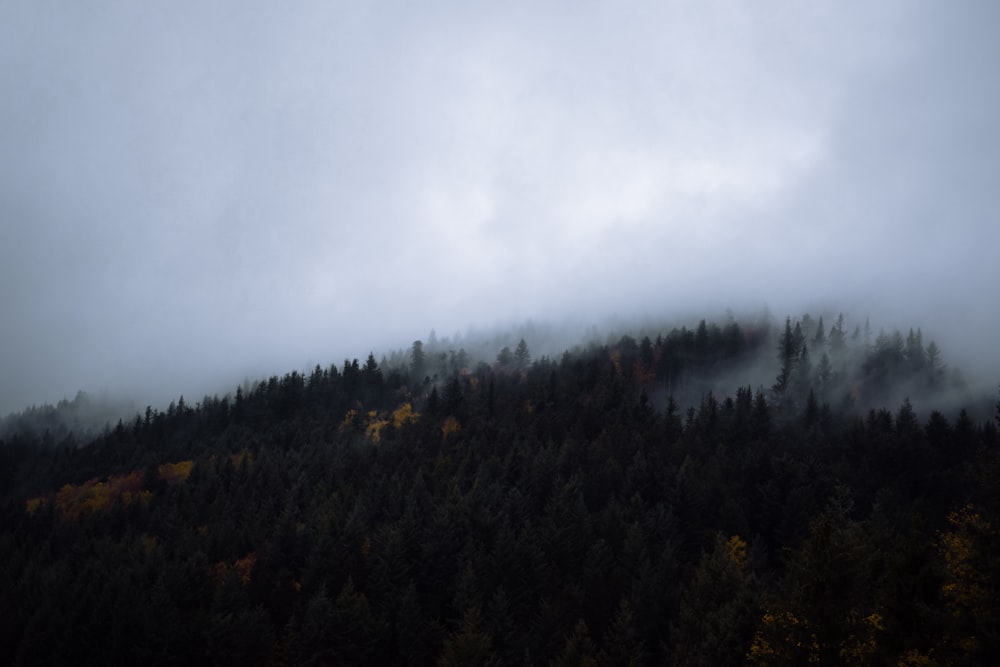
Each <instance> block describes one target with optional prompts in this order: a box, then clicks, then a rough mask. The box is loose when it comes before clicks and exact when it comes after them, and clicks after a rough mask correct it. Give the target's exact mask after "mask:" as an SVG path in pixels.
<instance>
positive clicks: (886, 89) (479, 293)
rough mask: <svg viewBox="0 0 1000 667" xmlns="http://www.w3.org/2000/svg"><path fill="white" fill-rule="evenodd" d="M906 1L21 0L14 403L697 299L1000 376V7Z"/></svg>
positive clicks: (5, 118)
mask: <svg viewBox="0 0 1000 667" xmlns="http://www.w3.org/2000/svg"><path fill="white" fill-rule="evenodd" d="M877 4H878V7H873V6H872V3H851V2H848V3H844V2H820V3H796V2H765V3H753V4H752V5H751V4H747V3H742V2H728V1H720V2H670V3H652V2H649V3H599V2H588V3H547V4H543V5H541V6H540V5H539V3H503V4H502V5H501V4H486V5H483V6H479V7H474V6H472V5H469V4H468V3H446V2H440V3H421V4H420V5H419V6H410V5H408V4H406V3H393V2H384V3H363V6H351V5H343V6H341V5H338V4H337V3H326V2H297V3H285V5H283V6H281V7H280V8H279V7H278V6H277V5H273V4H272V3H263V2H259V3H258V2H208V3H190V4H188V3H181V4H180V5H178V4H177V3H138V4H137V3H129V2H116V1H109V2H103V3H94V5H89V6H85V5H82V4H78V3H58V2H47V3H36V2H22V1H14V2H8V3H4V4H3V5H0V86H2V87H3V90H4V91H5V94H4V96H3V102H2V103H0V126H2V127H3V128H4V131H3V135H2V139H0V141H2V145H0V312H2V313H3V317H2V319H0V412H6V411H8V410H13V409H17V408H20V407H22V406H24V405H25V404H28V403H31V402H39V401H54V400H57V399H58V398H60V397H62V396H65V395H72V394H73V393H74V392H75V391H76V389H77V388H81V387H82V388H85V389H100V388H104V387H107V388H109V389H112V390H122V391H133V392H136V393H137V395H138V396H139V398H140V400H147V398H146V397H147V396H148V397H149V399H148V400H162V399H163V397H164V396H171V395H176V394H179V393H182V392H187V393H189V394H194V395H197V394H198V392H202V391H217V390H225V389H227V388H229V387H230V386H231V385H232V384H233V383H235V382H238V381H239V380H240V379H242V378H243V377H244V376H250V377H256V376H258V375H260V374H264V373H272V372H283V371H285V370H288V369H289V368H294V367H303V366H304V365H306V364H309V363H315V362H323V363H326V362H328V361H331V360H335V359H337V358H338V357H339V358H342V357H343V356H363V355H364V354H366V353H367V350H368V349H369V348H371V347H376V348H378V347H379V346H386V345H392V346H399V345H402V344H405V343H406V342H407V341H409V340H412V339H413V338H414V337H417V336H421V335H425V334H426V332H427V331H428V330H429V329H430V328H431V327H437V329H438V330H439V331H445V332H450V331H454V330H456V329H464V328H466V327H468V326H470V325H480V326H483V325H489V324H491V323H493V322H498V321H511V320H514V319H517V318H528V317H533V318H536V319H540V318H545V317H562V316H565V315H576V316H580V317H583V318H587V317H592V318H595V319H597V318H600V317H603V316H605V315H608V314H618V315H629V314H640V313H643V312H652V311H662V312H670V311H671V310H673V309H678V310H680V309H691V308H695V307H697V306H698V305H699V304H704V307H705V308H706V310H708V309H716V308H722V307H726V306H732V307H734V308H741V307H747V308H753V307H757V306H759V305H760V304H762V303H768V304H770V305H771V308H772V310H774V311H776V312H784V311H785V310H788V309H794V308H801V307H805V306H807V305H829V306H831V307H834V308H840V309H845V310H853V309H857V310H861V311H867V312H869V313H870V314H871V315H872V316H873V319H874V320H875V321H878V320H879V318H880V317H885V318H887V319H889V320H892V321H893V322H895V321H903V320H906V322H907V323H909V322H915V323H919V324H923V325H924V326H925V329H932V330H935V329H936V332H935V333H936V334H937V335H938V336H949V337H952V339H953V340H955V341H956V343H957V344H956V347H959V348H961V349H962V350H971V351H975V352H976V353H977V354H979V355H980V357H979V359H978V361H980V362H982V360H983V358H982V355H983V354H987V353H991V354H993V356H992V357H990V358H988V359H987V361H988V362H989V364H988V365H991V366H996V365H997V364H996V363H995V362H996V356H995V353H994V352H992V350H991V349H990V347H989V345H990V344H991V342H992V341H991V338H992V337H993V332H995V331H996V322H995V311H996V298H995V297H994V296H993V295H992V294H991V290H992V289H995V287H994V286H995V285H996V284H1000V280H998V279H1000V269H998V266H1000V263H998V262H996V248H997V247H1000V220H998V219H997V210H998V208H997V206H996V197H997V195H996V194H995V193H996V192H997V191H998V187H997V186H998V185H1000V183H998V182H997V180H998V174H1000V169H998V167H1000V164H998V161H1000V136H998V127H1000V125H998V120H997V119H1000V114H998V111H1000V97H998V95H1000V84H998V83H997V77H996V76H995V72H994V71H993V70H994V69H995V64H996V63H997V62H1000V45H998V44H997V43H996V40H995V39H992V38H991V35H990V34H989V33H990V29H991V26H995V25H997V24H998V19H1000V16H998V15H997V14H998V10H997V9H996V8H995V7H994V6H993V5H992V4H991V3H986V2H981V3H968V4H965V5H963V6H961V7H959V6H957V5H956V6H951V5H940V4H938V3H930V2H886V3H877ZM151 387H155V388H156V391H155V392H152V393H151V390H150V388H151ZM144 392H145V393H144Z"/></svg>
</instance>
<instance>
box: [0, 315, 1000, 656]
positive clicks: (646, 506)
mask: <svg viewBox="0 0 1000 667" xmlns="http://www.w3.org/2000/svg"><path fill="white" fill-rule="evenodd" d="M760 377H766V378H767V381H766V384H765V383H764V382H762V381H759V378H760ZM727 383H728V386H724V385H726V384H727ZM956 383H957V380H956V379H955V376H954V374H953V373H952V372H951V371H950V370H949V369H948V368H947V367H946V366H945V364H944V361H943V356H942V351H941V350H940V349H939V348H938V346H937V345H935V344H934V343H932V342H929V343H926V344H925V343H924V341H923V339H922V336H921V334H920V332H919V330H917V331H915V332H914V331H909V332H908V333H907V334H905V335H904V334H902V333H898V332H892V333H885V332H881V333H879V334H877V335H874V334H873V333H872V332H871V330H870V328H869V327H868V326H867V324H865V325H861V326H855V327H853V329H852V330H850V331H848V330H847V327H846V326H845V324H844V320H843V318H838V319H837V321H836V322H834V323H833V324H831V325H829V326H827V325H824V323H823V320H822V318H820V319H814V318H812V317H809V316H804V317H802V318H798V319H788V320H786V321H785V322H784V323H781V324H779V325H770V324H766V323H761V322H755V323H749V324H740V323H738V322H736V321H735V320H733V319H730V320H728V321H725V322H723V323H721V324H712V323H707V322H705V321H702V322H700V323H699V324H698V325H697V326H696V327H694V328H690V329H689V328H683V327H682V328H673V329H669V330H664V331H661V332H649V333H648V335H647V334H643V335H641V336H628V335H626V336H621V337H619V338H617V339H615V340H610V341H607V342H602V343H600V344H598V343H593V344H588V345H584V346H579V347H576V348H574V349H572V350H570V351H567V352H565V353H563V354H561V355H556V356H552V357H549V356H542V357H539V358H533V355H532V352H531V349H530V341H525V340H523V339H522V340H519V341H518V342H517V343H516V344H513V345H509V346H504V347H502V348H501V349H495V350H493V351H492V354H491V356H490V357H489V358H482V359H480V358H476V355H475V354H472V353H469V352H466V351H465V350H464V349H461V348H460V349H449V348H448V347H447V346H446V345H444V344H442V343H440V342H438V341H428V342H427V343H424V342H421V341H416V342H414V343H413V344H412V346H409V348H408V349H406V350H404V351H401V352H399V353H396V354H393V355H389V356H388V357H386V358H383V359H382V361H381V362H379V361H376V359H375V357H374V356H373V355H371V356H369V357H368V358H367V360H366V361H365V362H359V361H357V360H353V361H348V362H344V363H343V365H332V366H330V367H327V368H323V367H316V368H315V369H314V370H313V371H312V372H309V373H298V372H293V373H289V374H287V375H285V376H283V377H272V378H270V379H268V380H266V381H262V382H259V383H257V384H255V385H253V386H245V387H241V388H240V389H238V390H236V392H235V393H234V394H232V395H227V396H225V397H222V398H219V397H217V396H213V397H206V398H205V399H204V400H202V401H201V402H199V403H197V404H196V405H190V404H188V403H186V402H185V401H184V400H183V399H179V400H177V401H176V402H175V403H173V404H171V405H170V406H169V407H168V408H167V409H166V410H165V411H159V410H154V409H152V408H147V409H146V411H145V413H144V414H140V415H138V416H136V417H135V418H134V419H129V420H125V421H120V422H118V424H117V426H114V427H109V428H106V429H105V430H104V431H103V432H102V433H100V434H98V435H96V436H86V437H83V436H81V435H79V434H77V433H74V432H72V430H71V429H68V428H63V429H61V430H58V429H56V430H54V429H50V428H48V427H45V430H39V425H40V424H44V423H45V419H54V418H55V416H54V415H58V411H55V412H51V411H45V410H41V411H37V409H36V412H35V413H32V415H34V417H32V416H31V415H26V414H23V415H20V416H16V417H17V418H11V419H8V420H7V421H6V422H5V423H6V424H7V429H6V431H5V432H4V434H3V435H2V436H0V493H2V496H0V500H2V505H0V529H2V530H0V663H3V664H17V665H34V664H44V665H58V664H74V665H76V664H116V665H128V664H143V665H157V664H162V665H176V664H190V665H194V664H241V665H255V664H256V665H295V664H315V665H325V664H337V665H370V664H426V665H434V664H437V665H522V664H523V665H732V664H744V663H747V662H750V663H754V664H762V665H779V664H782V665H804V664H821V665H833V664H857V665H867V664H878V665H882V664H902V665H950V664H1000V661H998V656H1000V605H998V604H997V603H996V600H997V599H998V593H1000V591H998V582H1000V483H998V482H1000V457H998V451H1000V438H998V434H997V424H998V423H1000V403H997V404H996V414H995V415H985V416H984V415H982V414H979V413H977V412H974V411H973V412H969V411H965V410H962V409H961V408H960V407H957V406H955V402H954V399H953V397H954V396H955V393H956ZM908 397H912V401H911V400H910V398H908ZM918 397H919V398H918ZM990 401H991V403H993V402H994V401H995V396H994V397H992V398H991V399H990ZM935 405H939V406H941V407H940V409H935V408H934V406H935ZM915 406H916V407H915ZM990 407H991V408H992V407H993V405H991V406H990ZM18 419H20V420H21V421H18Z"/></svg>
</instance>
